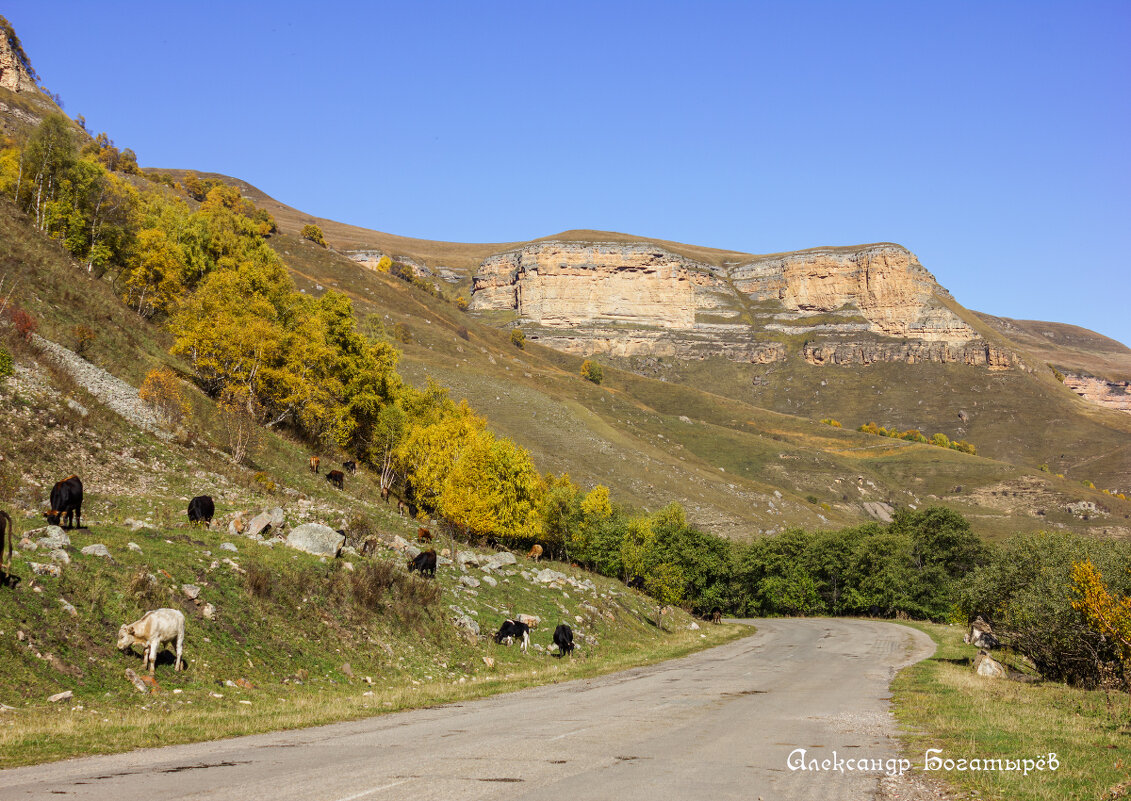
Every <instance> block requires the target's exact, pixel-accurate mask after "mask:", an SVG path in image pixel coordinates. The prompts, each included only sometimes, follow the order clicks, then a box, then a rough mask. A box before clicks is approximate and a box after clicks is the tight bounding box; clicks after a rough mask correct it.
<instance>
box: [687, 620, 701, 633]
mask: <svg viewBox="0 0 1131 801" xmlns="http://www.w3.org/2000/svg"><path fill="white" fill-rule="evenodd" d="M688 628H689V629H691V630H692V631H699V624H698V623H696V622H695V621H694V620H692V621H691V625H690V626H688Z"/></svg>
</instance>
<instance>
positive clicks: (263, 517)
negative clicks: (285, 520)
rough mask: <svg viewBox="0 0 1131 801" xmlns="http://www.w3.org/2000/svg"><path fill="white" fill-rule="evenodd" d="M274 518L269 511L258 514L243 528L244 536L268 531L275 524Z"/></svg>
mask: <svg viewBox="0 0 1131 801" xmlns="http://www.w3.org/2000/svg"><path fill="white" fill-rule="evenodd" d="M273 519H274V518H272V517H271V514H270V513H269V512H263V513H262V514H258V515H256V516H255V517H253V518H252V519H251V522H250V523H248V524H247V528H245V529H244V530H243V534H244V536H245V537H254V536H255V535H256V534H265V533H267V531H269V530H270V528H271V526H272V525H273V523H272V521H273Z"/></svg>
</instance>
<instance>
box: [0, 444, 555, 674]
mask: <svg viewBox="0 0 1131 801" xmlns="http://www.w3.org/2000/svg"><path fill="white" fill-rule="evenodd" d="M319 463H320V459H319V458H318V457H317V456H312V457H311V459H310V470H311V472H313V473H317V472H318V471H319ZM343 466H344V467H345V468H346V469H348V470H350V471H351V472H353V470H356V469H357V465H356V464H354V463H353V462H346V463H345V464H344V465H343ZM327 478H328V479H329V480H330V482H331V483H333V484H334V485H335V486H337V487H338V488H339V489H340V488H341V487H342V483H343V474H342V472H341V471H339V470H332V471H330V473H328V474H327ZM382 494H383V495H384V493H382ZM82 501H83V486H82V480H81V479H79V477H78V476H74V475H72V476H68V477H67V478H65V479H63V480H62V481H60V482H58V483H56V484H55V486H54V487H52V488H51V495H50V502H51V509H50V511H48V512H46V513H45V514H44V517H46V518H47V522H48V523H49V524H50V525H53V526H60V525H61V526H62V527H64V528H71V529H74V528H82ZM215 514H216V504H215V502H214V501H213V500H212V498H211V497H209V496H208V495H198V496H197V497H195V498H193V499H192V500H191V501H189V505H188V519H189V522H190V523H192V524H198V523H202V524H204V525H205V526H207V525H210V524H211V523H212V519H213V517H214V516H215ZM14 539H15V530H14V528H13V526H12V518H11V517H10V516H9V515H8V514H7V513H6V512H3V511H0V570H2V572H3V573H4V575H5V576H7V575H8V574H10V573H11V569H12V541H13V540H14ZM417 540H418V541H420V542H424V543H430V542H431V541H432V533H431V532H430V531H429V530H428V529H426V528H420V529H418V531H417ZM5 542H7V546H8V559H7V561H4V559H3V554H4V545H5ZM528 556H529V557H530V558H531V559H533V560H535V561H538V559H539V558H540V557H541V556H542V546H540V545H535V546H534V547H533V548H531V549H530V553H529V554H528ZM437 561H438V558H437V555H436V551H435V549H432V548H429V549H428V550H427V551H421V552H420V553H419V554H417V555H416V556H414V557H413V558H412V559H411V560H410V561H409V563H408V572H409V573H412V572H414V571H416V572H419V573H420V575H421V576H427V577H430V578H435V576H436V564H437ZM537 625H538V619H537V618H534V617H531V616H527V615H519V616H518V619H515V620H505V621H503V624H502V626H500V627H499V630H498V631H497V632H496V633H495V635H494V637H493V639H494V640H495V642H496V643H499V644H504V645H512V644H513V643H515V642H518V643H520V647H521V649H522V652H523V653H526V650H527V647H528V646H529V645H530V630H531V629H532V628H535V627H537ZM184 642H185V616H184V613H183V612H181V611H180V610H178V609H164V608H163V609H154V610H151V611H149V612H146V613H145V614H144V615H143V616H142V617H141V618H140V619H139V620H137V621H135V622H133V623H128V624H125V625H123V626H122V627H121V628H120V629H119V630H118V642H117V644H118V648H119V650H122V651H125V650H128V649H130V648H131V646H133V645H141V646H142V669H143V670H144V669H146V668H148V669H149V672H150V674H152V673H153V672H154V669H155V667H156V664H157V653H158V651H160V650H161V649H162V648H163V647H164V646H165V645H166V644H173V645H174V646H175V648H176V660H175V662H174V670H183V669H184V659H183V658H182V654H183V653H184ZM553 642H554V645H555V646H557V655H558V656H559V657H562V656H566V655H572V654H573V648H574V646H573V629H571V628H570V627H569V626H568V625H566V624H565V623H562V624H561V625H559V626H558V627H557V628H556V629H555V630H554V637H553Z"/></svg>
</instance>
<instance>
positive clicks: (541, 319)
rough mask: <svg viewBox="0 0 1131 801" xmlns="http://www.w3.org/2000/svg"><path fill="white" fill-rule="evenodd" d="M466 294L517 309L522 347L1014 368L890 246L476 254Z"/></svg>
mask: <svg viewBox="0 0 1131 801" xmlns="http://www.w3.org/2000/svg"><path fill="white" fill-rule="evenodd" d="M471 298H472V299H471V308H472V310H510V311H513V312H515V313H516V316H517V319H518V323H519V324H520V325H522V326H523V328H524V330H525V331H526V334H527V337H528V338H529V339H530V340H531V341H534V342H539V343H541V344H544V345H548V346H549V347H553V348H556V349H558V350H564V351H567V352H571V353H578V354H585V355H588V354H593V353H600V354H607V355H609V356H612V357H632V356H655V357H671V358H674V359H682V360H692V359H705V358H709V357H711V356H723V357H725V358H728V359H731V360H733V361H737V362H747V363H753V364H770V363H772V362H776V361H781V360H783V359H786V358H788V357H789V356H790V355H791V354H793V353H796V354H797V355H798V356H800V357H801V358H804V359H805V360H806V361H808V362H810V363H811V364H821V365H825V364H827V365H849V364H873V363H877V362H904V363H910V364H915V363H918V362H939V363H957V364H969V365H978V366H984V367H989V368H993V369H1009V368H1013V367H1019V366H1022V365H1021V364H1020V362H1019V361H1018V359H1017V357H1016V356H1015V355H1014V354H1013V353H1012V352H1009V351H1006V350H1003V349H1002V348H999V347H997V346H995V345H992V344H990V343H988V342H987V341H986V340H984V339H983V338H982V337H981V335H980V334H979V333H978V332H977V331H976V330H975V329H974V328H973V327H972V326H971V325H970V324H969V323H967V322H966V321H965V320H963V319H962V317H960V316H959V315H958V314H957V313H956V312H955V311H953V310H952V309H951V308H950V306H949V305H948V301H949V294H948V293H947V292H946V290H945V289H943V288H942V287H941V286H939V285H938V283H937V282H936V281H935V279H934V276H932V275H931V274H930V273H929V272H928V271H927V270H926V269H925V268H924V267H923V266H922V265H921V264H920V263H919V260H918V259H917V258H916V257H915V255H914V254H912V253H910V252H909V251H908V250H907V249H905V248H903V247H900V246H899V245H893V244H888V243H882V244H876V245H862V246H860V247H855V248H815V249H812V250H805V251H799V252H796V253H787V254H778V255H773V256H756V257H751V258H749V259H747V260H741V259H740V260H728V261H721V262H719V263H709V262H706V261H697V260H695V259H693V258H690V257H688V256H686V255H681V254H679V253H676V252H674V251H673V250H671V249H669V248H667V247H664V246H661V245H658V244H652V243H645V242H635V243H634V242H628V243H625V242H573V241H541V242H537V243H532V244H528V245H523V246H521V247H518V248H515V249H512V250H507V251H504V252H502V253H497V254H495V255H493V256H490V257H488V258H487V259H485V260H484V261H483V263H482V265H481V266H480V268H479V270H478V271H477V273H476V274H475V277H474V282H473V285H472V296H471ZM802 337H804V341H802V339H801V338H802Z"/></svg>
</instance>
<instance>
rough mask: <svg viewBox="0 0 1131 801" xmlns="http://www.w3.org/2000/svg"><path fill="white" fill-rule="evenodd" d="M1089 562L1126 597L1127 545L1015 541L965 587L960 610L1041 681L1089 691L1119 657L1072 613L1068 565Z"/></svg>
mask: <svg viewBox="0 0 1131 801" xmlns="http://www.w3.org/2000/svg"><path fill="white" fill-rule="evenodd" d="M1087 559H1090V560H1091V561H1092V563H1093V564H1094V565H1095V566H1096V567H1097V568H1098V569H1099V570H1100V571H1101V572H1102V573H1103V575H1104V579H1105V580H1106V581H1107V582H1108V586H1109V587H1110V589H1111V590H1112V591H1113V592H1115V593H1119V594H1123V595H1127V594H1129V593H1131V573H1129V572H1128V569H1127V566H1128V564H1131V545H1129V544H1128V543H1126V542H1120V541H1117V540H1097V539H1094V538H1091V537H1085V536H1082V535H1079V534H1070V533H1066V532H1039V533H1035V534H1021V535H1018V536H1016V537H1014V538H1013V539H1012V540H1010V541H1009V542H1008V543H1006V545H1005V546H1003V547H1001V548H999V549H998V550H997V551H996V553H995V554H994V555H993V557H992V558H991V560H990V561H989V563H988V564H986V565H984V566H982V567H980V568H978V569H977V570H975V571H974V572H973V573H972V574H971V575H970V576H969V578H968V579H967V580H966V581H965V582H964V586H963V588H962V591H961V593H960V601H959V608H960V610H961V611H962V613H964V614H965V615H967V616H972V615H975V614H981V615H984V616H986V617H987V618H988V619H989V620H990V621H991V622H992V623H993V626H994V633H995V634H996V635H997V637H998V639H999V640H1001V641H1002V643H1003V644H1005V645H1007V646H1009V647H1010V648H1013V649H1014V650H1015V651H1017V652H1018V653H1020V654H1022V655H1024V656H1025V657H1027V658H1028V659H1029V660H1031V661H1032V662H1033V664H1034V665H1035V666H1036V668H1037V670H1038V671H1039V672H1040V674H1041V675H1042V676H1044V677H1045V678H1046V679H1051V680H1053V681H1066V682H1069V683H1072V684H1081V685H1084V686H1092V685H1095V684H1098V683H1099V682H1101V681H1102V680H1103V678H1104V675H1105V674H1108V675H1110V674H1111V672H1112V671H1113V670H1117V669H1118V664H1119V660H1118V654H1117V653H1116V651H1115V649H1114V647H1113V646H1112V645H1111V643H1109V642H1108V641H1106V640H1105V639H1104V638H1103V636H1102V635H1100V634H1098V633H1097V632H1095V631H1093V630H1092V629H1091V628H1090V627H1089V626H1088V623H1087V620H1086V619H1085V617H1084V614H1083V613H1082V612H1080V611H1078V610H1076V609H1074V608H1073V607H1072V600H1073V598H1074V596H1073V593H1072V589H1071V584H1072V565H1073V564H1074V563H1076V562H1082V561H1084V560H1087Z"/></svg>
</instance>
